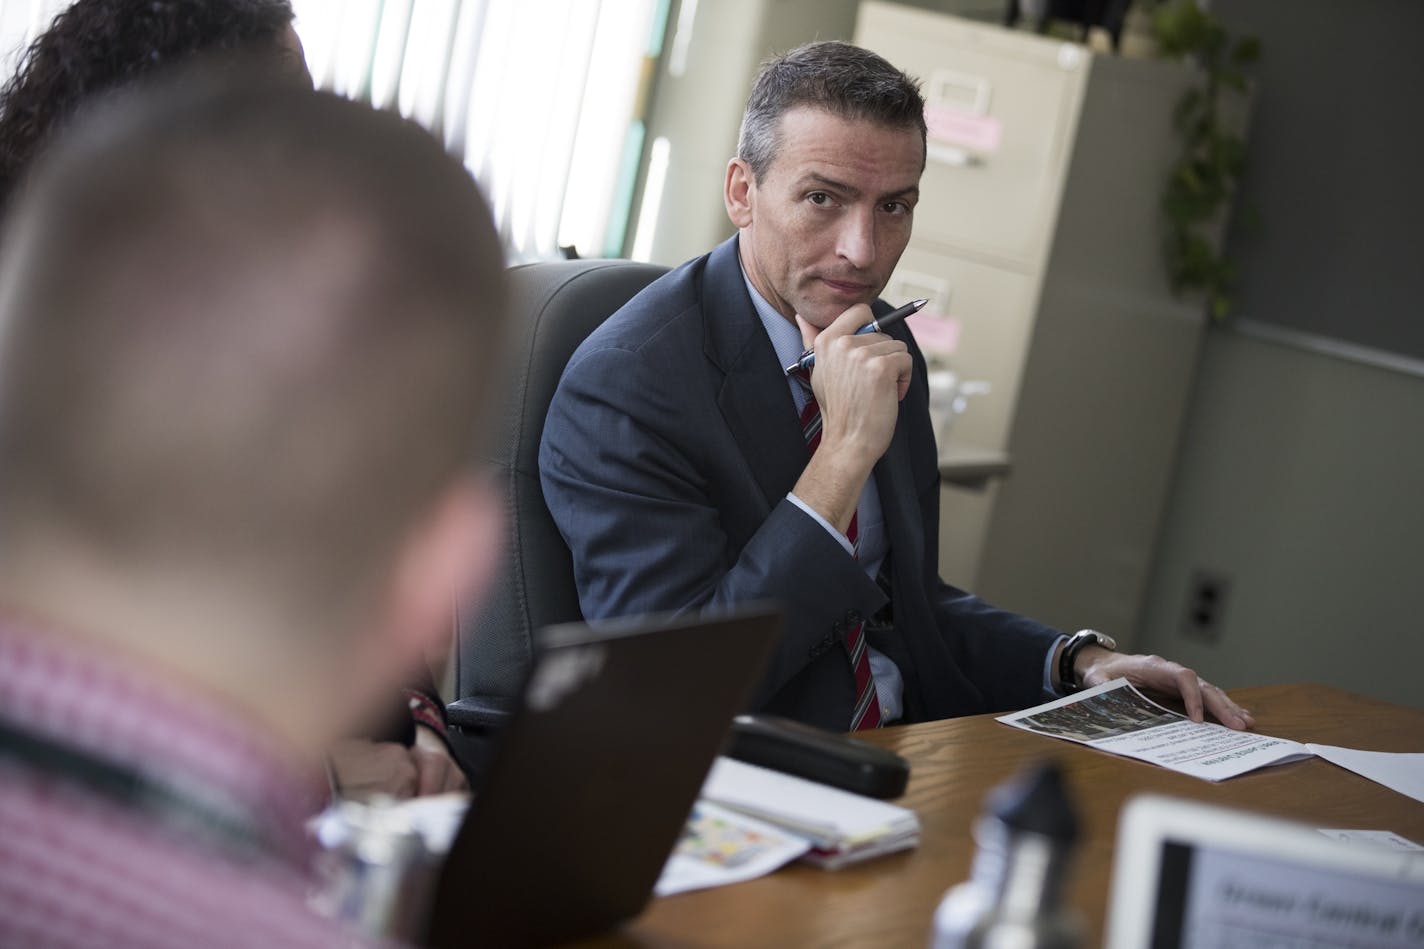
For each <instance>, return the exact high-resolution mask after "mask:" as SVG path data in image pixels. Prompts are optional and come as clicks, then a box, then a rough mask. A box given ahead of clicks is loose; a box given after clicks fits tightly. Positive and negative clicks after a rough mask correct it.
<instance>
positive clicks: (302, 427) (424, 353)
mask: <svg viewBox="0 0 1424 949" xmlns="http://www.w3.org/2000/svg"><path fill="white" fill-rule="evenodd" d="M0 262H2V263H3V270H0V568H3V567H4V566H5V565H13V564H14V563H15V562H17V561H24V560H25V558H44V557H46V556H50V555H51V553H62V554H63V555H65V556H73V555H74V554H76V553H81V554H82V555H83V556H85V557H88V558H92V559H94V560H96V561H98V562H103V563H107V564H112V565H113V566H114V568H115V569H116V570H153V571H164V570H173V571H184V572H186V573H188V574H208V575H211V576H212V577H214V578H222V579H223V582H231V583H240V584H242V585H244V586H247V587H251V588H254V589H257V590H260V591H262V594H263V595H264V596H266V597H267V598H268V599H269V601H270V602H273V603H279V604H282V606H283V607H284V608H290V609H292V610H294V611H296V610H310V611H312V612H313V613H315V612H320V611H325V614H326V615H327V616H328V618H330V617H331V615H332V614H333V613H334V612H337V611H339V610H340V608H341V607H342V605H348V606H350V607H352V608H353V609H354V608H355V607H356V606H358V605H359V603H360V602H363V600H362V598H363V596H365V595H366V594H369V593H370V592H371V590H372V584H373V583H374V582H375V580H376V578H377V577H379V576H380V575H381V573H382V571H383V570H386V569H387V568H388V566H389V564H388V561H389V558H390V557H391V556H392V553H393V551H394V549H395V548H396V547H397V545H398V542H399V539H400V538H401V537H402V536H403V535H404V534H405V533H407V532H408V531H410V530H411V529H412V524H413V523H415V522H416V520H417V519H418V517H419V515H420V514H421V512H422V511H424V510H425V509H426V508H428V507H429V506H430V505H431V504H433V503H434V501H435V499H436V498H437V497H438V495H439V493H440V491H441V489H442V488H443V487H445V486H447V485H448V484H449V483H450V482H451V480H452V479H454V478H456V477H457V476H459V475H460V474H461V473H462V472H464V471H465V470H466V466H467V463H468V459H469V457H470V455H471V453H472V445H473V442H474V439H475V437H476V435H477V428H478V422H479V406H480V405H481V404H482V403H483V402H484V401H485V394H486V393H485V389H486V380H487V379H488V378H489V377H490V376H491V375H492V368H493V366H492V354H493V353H494V352H495V351H496V350H497V348H498V341H499V323H500V316H501V314H502V310H503V305H504V287H503V261H502V255H501V253H500V251H499V246H498V242H497V238H496V236H495V233H494V229H493V227H492V225H491V223H490V217H489V213H488V211H487V209H486V206H485V204H484V202H483V200H482V198H481V196H480V194H479V192H478V189H477V188H476V186H475V184H474V182H473V181H472V180H471V179H470V177H469V176H468V174H467V173H466V172H465V170H464V168H463V167H462V166H461V165H460V164H459V163H458V162H457V161H455V160H453V159H451V158H450V157H448V156H447V155H446V154H445V153H444V152H443V150H442V149H441V147H440V145H439V144H438V143H437V142H436V141H435V140H434V139H433V138H431V137H430V136H429V135H428V134H426V133H425V132H424V131H422V130H421V129H419V128H418V127H416V126H414V125H413V124H411V123H408V122H406V121H405V120H403V119H401V118H399V117H397V116H395V115H391V114H383V113H378V112H375V111H373V110H371V109H369V108H367V107H365V106H361V105H358V104H355V103H352V102H349V101H345V100H342V99H339V98H336V97H334V96H330V95H326V94H323V93H318V92H313V91H310V90H307V89H301V88H295V87H293V86H292V85H291V84H290V83H284V84H273V83H272V82H269V81H266V80H263V79H261V78H258V77H256V76H255V75H254V76H242V75H234V74H233V72H232V71H231V70H225V71H224V73H223V75H222V76H216V75H193V76H189V77H186V78H185V79H183V80H182V81H178V82H175V83H172V84H165V85H163V86H161V87H158V88H154V89H145V90H141V91H135V92H132V93H130V94H127V95H121V96H120V97H118V98H115V99H111V100H108V101H105V102H104V103H102V105H101V107H99V108H97V109H96V110H94V111H93V112H92V113H91V114H90V115H88V116H87V117H85V118H83V119H81V120H80V121H79V122H77V123H76V126H75V128H74V129H73V130H72V131H71V132H70V133H69V134H67V135H66V136H61V140H60V141H58V142H57V143H56V145H55V147H54V150H53V152H52V153H50V155H49V156H48V159H47V161H46V162H45V163H44V167H43V168H41V169H39V171H38V174H37V176H36V177H35V178H34V180H33V181H32V182H31V183H30V185H29V186H28V187H27V188H26V189H25V191H24V194H23V196H22V198H21V200H20V202H19V203H18V204H17V206H16V207H15V208H14V209H13V213H12V214H11V217H10V220H9V226H8V228H7V229H6V232H5V236H4V241H3V244H0ZM30 566H32V567H33V566H34V565H33V564H31V565H30Z"/></svg>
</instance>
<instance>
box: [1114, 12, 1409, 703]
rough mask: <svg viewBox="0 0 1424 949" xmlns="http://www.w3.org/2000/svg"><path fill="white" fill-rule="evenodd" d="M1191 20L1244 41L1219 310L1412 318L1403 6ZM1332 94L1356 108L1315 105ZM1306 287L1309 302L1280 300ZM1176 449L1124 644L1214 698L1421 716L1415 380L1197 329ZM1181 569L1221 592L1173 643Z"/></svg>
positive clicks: (1182, 592)
mask: <svg viewBox="0 0 1424 949" xmlns="http://www.w3.org/2000/svg"><path fill="white" fill-rule="evenodd" d="M1213 9H1214V10H1215V11H1216V12H1217V13H1218V15H1220V16H1221V17H1222V18H1223V19H1225V20H1226V21H1227V22H1228V24H1229V25H1231V26H1233V27H1234V28H1237V29H1240V30H1243V31H1246V32H1255V33H1257V34H1258V35H1260V36H1261V38H1262V41H1263V44H1264V49H1265V59H1264V60H1263V63H1262V67H1261V85H1260V95H1259V96H1258V98H1257V102H1256V108H1255V112H1254V116H1253V124H1252V134H1251V143H1250V154H1251V160H1252V162H1253V164H1252V169H1251V171H1250V173H1249V175H1248V179H1247V181H1246V184H1245V193H1244V196H1243V197H1244V204H1246V205H1247V206H1254V207H1255V208H1256V209H1257V210H1258V211H1259V213H1260V217H1261V223H1260V226H1259V227H1258V228H1257V229H1256V230H1255V231H1254V232H1242V233H1239V234H1238V235H1237V237H1236V239H1235V240H1233V242H1232V244H1231V247H1232V249H1233V252H1234V253H1235V254H1236V256H1237V258H1238V260H1239V262H1240V265H1241V268H1242V285H1241V288H1240V293H1239V301H1240V314H1241V316H1243V317H1246V318H1248V319H1249V318H1252V317H1256V318H1259V319H1271V318H1272V312H1271V308H1272V307H1280V306H1311V305H1315V306H1331V307H1335V308H1337V312H1336V313H1333V314H1330V315H1332V316H1336V317H1339V318H1341V319H1349V318H1350V316H1351V312H1350V309H1351V307H1352V306H1356V305H1360V302H1359V301H1362V300H1368V301H1369V303H1368V305H1369V307H1370V311H1371V315H1372V316H1373V317H1375V318H1376V320H1377V321H1378V320H1384V321H1389V320H1393V321H1406V322H1404V323H1401V324H1399V326H1400V329H1401V331H1406V330H1408V329H1409V327H1410V326H1415V327H1417V325H1418V321H1421V320H1424V305H1421V301H1424V253H1421V251H1424V240H1421V236H1420V229H1421V225H1424V221H1421V212H1424V183H1421V180H1420V175H1419V168H1421V167H1424V130H1421V123H1420V122H1419V120H1418V115H1419V104H1418V101H1417V99H1418V96H1419V93H1420V92H1421V91H1424V68H1421V65H1420V63H1421V60H1420V58H1419V56H1418V55H1417V53H1416V52H1415V51H1414V50H1415V48H1416V47H1417V43H1418V39H1419V37H1420V36H1421V35H1424V4H1419V3H1417V2H1415V0H1361V2H1357V3H1350V4H1341V3H1337V2H1335V0H1296V2H1294V3H1292V4H1290V5H1283V4H1280V3H1278V2H1274V0H1222V2H1219V3H1217V4H1214V6H1213ZM1339 83H1350V84H1352V86H1353V89H1354V93H1353V95H1354V98H1355V101H1356V102H1357V103H1358V105H1357V107H1356V108H1353V109H1332V108H1328V107H1325V106H1324V105H1323V104H1322V103H1326V102H1328V101H1330V100H1331V99H1332V98H1333V95H1332V93H1333V91H1334V87H1335V85H1336V84H1339ZM1409 156H1413V157H1412V158H1411V157H1409ZM1410 169H1412V170H1410ZM1400 247H1405V248H1412V251H1410V252H1409V253H1410V254H1411V255H1412V259H1413V260H1414V262H1415V266H1413V267H1412V268H1402V267H1399V266H1397V264H1396V262H1397V261H1398V259H1399V248H1400ZM1322 274H1323V276H1324V278H1325V280H1326V281H1327V283H1328V285H1329V290H1330V292H1329V293H1328V294H1322V295H1321V297H1320V298H1317V299H1315V300H1313V301H1312V300H1302V299H1301V298H1300V296H1299V294H1298V290H1299V287H1300V285H1301V284H1302V282H1304V281H1307V280H1313V281H1319V280H1320V279H1321V277H1322ZM1179 457H1180V459H1181V460H1180V464H1179V468H1178V472H1177V481H1176V484H1175V488H1174V490H1173V493H1172V496H1171V501H1170V503H1169V508H1168V515H1167V521H1166V526H1165V529H1164V531H1163V535H1162V538H1161V541H1160V544H1159V555H1158V560H1157V563H1156V566H1155V570H1154V575H1153V580H1152V584H1151V587H1150V592H1149V597H1148V604H1147V609H1146V610H1145V611H1144V617H1145V618H1144V621H1143V624H1142V625H1143V628H1142V629H1141V630H1140V631H1139V636H1138V640H1137V642H1138V646H1139V647H1140V648H1144V649H1149V650H1154V651H1157V652H1161V653H1164V654H1168V655H1172V656H1174V657H1181V658H1182V659H1184V660H1186V661H1188V662H1191V663H1193V664H1195V665H1196V666H1197V667H1198V668H1199V669H1201V670H1202V671H1204V672H1205V673H1206V674H1207V675H1209V676H1210V677H1212V678H1213V679H1215V680H1218V681H1220V682H1222V683H1223V684H1227V685H1244V684H1249V683H1258V682H1281V681H1299V680H1314V681H1321V682H1327V683H1330V684H1333V685H1338V686H1341V687H1344V688H1349V689H1354V690H1358V691H1361V692H1365V693H1367V694H1370V695H1375V696H1378V697H1380V698H1385V699H1390V700H1394V701H1398V702H1403V703H1406V704H1411V705H1415V706H1420V707H1424V612H1422V611H1421V600H1424V378H1421V377H1420V376H1418V375H1411V374H1408V373H1405V372H1397V371H1391V370H1388V369H1381V368H1375V367H1372V366H1369V365H1364V364H1360V363H1357V362H1351V361H1347V360H1344V359H1340V358H1336V357H1332V356H1326V355H1319V354H1315V353H1311V352H1306V351H1303V350H1301V349H1298V348H1293V347H1290V346H1282V345H1280V344H1277V343H1270V342H1264V341H1261V340H1258V339H1253V338H1250V337H1247V336H1244V335H1242V334H1239V333H1235V332H1229V331H1228V332H1221V331H1217V332H1213V333H1212V334H1210V338H1209V339H1208V340H1207V345H1206V346H1205V348H1204V350H1203V354H1202V361H1201V364H1200V367H1199V371H1198V377H1197V381H1196V384H1195V395H1194V399H1193V405H1192V408H1191V410H1190V413H1189V418H1188V424H1187V427H1186V430H1185V432H1184V434H1183V442H1182V447H1181V451H1180V455H1179ZM1201 568H1205V569H1208V570H1213V571H1219V572H1220V573H1222V574H1224V575H1226V576H1227V577H1229V578H1230V580H1231V582H1232V586H1231V589H1230V591H1229V592H1228V594H1227V598H1226V600H1225V603H1224V606H1223V612H1222V622H1221V625H1220V633H1219V640H1218V642H1216V643H1215V644H1205V643H1202V642H1200V641H1194V640H1192V639H1190V638H1188V637H1185V636H1184V635H1183V634H1182V631H1181V626H1182V616H1183V613H1184V610H1185V605H1184V604H1185V597H1186V591H1187V587H1188V584H1189V580H1190V575H1191V572H1192V571H1193V570H1195V569H1201Z"/></svg>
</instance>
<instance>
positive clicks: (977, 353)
mask: <svg viewBox="0 0 1424 949" xmlns="http://www.w3.org/2000/svg"><path fill="white" fill-rule="evenodd" d="M1036 288H1037V281H1036V280H1033V279H1030V278H1029V277H1027V276H1025V275H1024V274H1021V273H1017V272H1015V271H1012V270H1006V269H1004V268H1002V267H991V266H989V265H987V264H982V263H978V262H976V261H972V260H965V259H964V258H962V257H956V256H953V255H950V254H941V253H936V252H935V251H933V250H926V249H924V248H923V247H922V246H920V245H919V244H918V242H913V243H912V244H911V245H910V247H909V248H908V249H906V251H905V254H904V256H903V257H901V258H900V266H899V267H897V268H896V270H895V273H894V275H893V276H892V277H891V278H890V282H889V283H888V284H887V285H886V287H885V293H884V296H885V299H887V300H889V301H890V302H892V303H895V304H899V303H901V302H904V301H905V300H908V299H913V298H915V297H918V296H928V297H930V304H929V306H927V307H926V308H925V309H926V311H927V313H929V312H937V313H942V314H943V315H944V316H946V317H948V318H949V319H951V320H954V321H955V322H957V323H958V324H959V332H958V342H957V346H956V348H955V351H954V354H953V355H952V356H949V357H947V358H946V359H944V360H943V361H944V362H945V363H946V364H947V365H948V366H949V367H950V368H951V369H953V370H954V371H955V372H956V373H957V374H958V375H959V377H960V379H964V380H977V379H983V380H986V381H987V382H989V383H990V385H991V386H992V389H991V391H990V392H989V393H988V394H986V395H981V396H976V397H974V398H973V399H972V400H971V401H970V403H969V407H968V409H967V410H966V411H965V413H964V414H963V415H962V416H960V417H959V419H957V420H956V421H955V423H954V427H953V429H952V430H951V433H950V437H951V438H953V439H963V440H964V441H966V442H969V443H971V444H974V445H980V446H983V447H985V448H999V449H1004V448H1007V446H1008V441H1009V430H1010V425H1011V422H1012V419H1013V413H1014V405H1015V401H1016V400H1017V397H1018V391H1019V384H1020V380H1021V378H1022V375H1023V365H1024V359H1025V357H1026V355H1027V352H1028V342H1029V334H1030V332H1031V330H1032V322H1033V319H1032V315H1033V313H1034V308H1035V306H1036V305H1037V299H1036V297H1037V289H1036ZM913 325H914V324H913V323H912V324H911V326H913Z"/></svg>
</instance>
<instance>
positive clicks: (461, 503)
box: [387, 475, 504, 666]
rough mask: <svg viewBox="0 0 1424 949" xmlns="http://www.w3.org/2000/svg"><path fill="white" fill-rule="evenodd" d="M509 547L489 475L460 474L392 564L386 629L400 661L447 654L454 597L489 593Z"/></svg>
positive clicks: (461, 598)
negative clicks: (487, 590) (393, 639)
mask: <svg viewBox="0 0 1424 949" xmlns="http://www.w3.org/2000/svg"><path fill="white" fill-rule="evenodd" d="M503 553H504V506H503V504H502V503H501V499H500V497H499V494H498V492H497V491H496V490H495V489H494V487H493V486H492V485H491V484H490V483H489V482H487V481H485V480H484V479H481V478H477V477H474V476H472V475H467V476H462V477H460V478H459V479H457V480H456V481H455V482H454V483H453V484H452V485H451V486H450V487H449V488H447V489H446V491H445V493H444V494H443V495H442V496H441V497H440V498H439V499H438V500H437V501H436V503H435V504H434V505H433V506H432V508H431V510H430V513H429V514H428V515H427V517H426V518H425V519H424V520H423V521H422V522H421V523H420V524H419V525H418V526H417V527H416V529H415V530H414V531H412V533H411V535H410V537H409V538H408V539H407V542H406V544H405V545H404V546H403V547H402V549H401V554H400V559H399V561H398V562H396V563H395V564H393V567H394V570H393V572H392V585H391V590H390V599H389V601H388V610H389V612H388V613H387V617H388V619H387V629H388V631H389V635H391V636H393V637H394V638H395V643H394V645H395V646H396V648H397V649H398V650H399V652H400V656H399V661H400V662H402V663H403V664H405V665H407V666H413V665H414V663H415V662H416V661H417V660H419V659H425V660H427V661H431V660H443V659H444V657H445V656H447V655H449V649H450V635H451V632H452V630H453V618H454V609H455V604H456V603H462V602H466V601H467V600H468V599H469V598H472V597H473V598H478V597H482V596H483V595H484V592H485V590H486V589H487V588H488V586H489V583H490V581H491V580H492V579H493V577H494V571H495V568H496V566H497V565H498V563H499V560H500V558H501V556H503Z"/></svg>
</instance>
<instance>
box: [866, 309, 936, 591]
mask: <svg viewBox="0 0 1424 949" xmlns="http://www.w3.org/2000/svg"><path fill="white" fill-rule="evenodd" d="M889 335H891V336H894V337H895V338H896V339H900V340H905V339H906V338H907V337H908V335H909V334H908V331H907V330H906V329H905V327H904V325H903V324H902V325H900V326H896V327H893V328H891V330H890V331H889ZM912 384H914V383H912ZM920 384H924V380H920ZM907 398H908V396H907ZM875 486H876V489H877V491H878V492H879V494H880V512H881V516H883V517H884V519H885V534H886V538H887V539H888V541H889V543H890V549H891V550H892V551H894V553H895V563H896V564H897V565H898V567H900V568H904V569H909V570H918V569H919V565H920V564H921V563H923V562H924V556H925V551H924V541H925V539H924V536H923V532H922V531H921V530H920V529H919V527H918V524H919V513H918V511H917V510H916V508H917V506H918V505H917V500H916V493H915V484H914V480H913V472H912V465H911V463H910V427H909V426H908V425H906V424H905V417H904V404H903V403H901V415H900V418H899V420H898V421H896V423H895V434H894V435H892V436H891V437H890V447H889V448H887V449H886V450H885V454H884V455H882V456H881V458H880V460H879V461H878V462H876V463H875Z"/></svg>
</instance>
